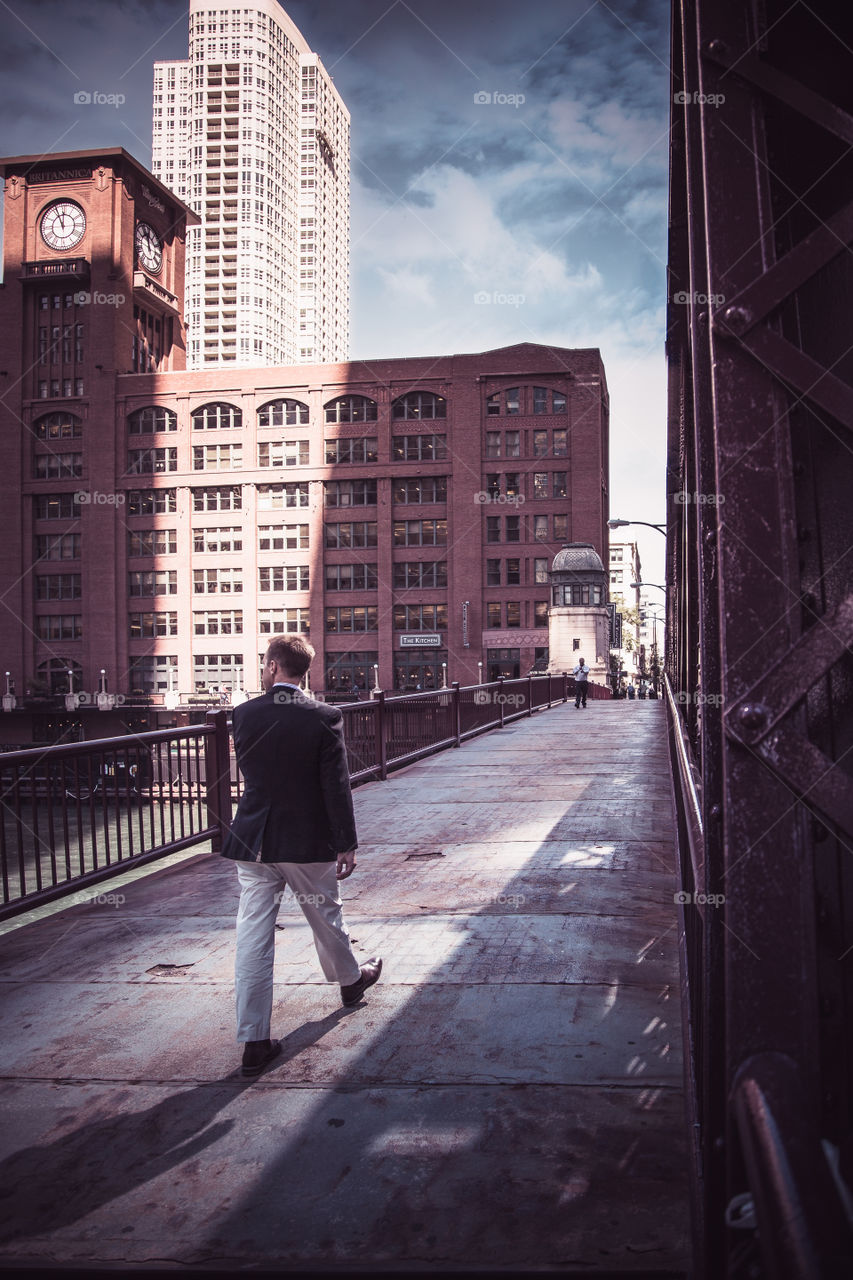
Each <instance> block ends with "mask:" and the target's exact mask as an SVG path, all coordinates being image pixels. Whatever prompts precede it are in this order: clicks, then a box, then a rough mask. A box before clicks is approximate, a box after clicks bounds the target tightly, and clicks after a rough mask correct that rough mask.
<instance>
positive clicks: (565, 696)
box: [563, 671, 569, 702]
mask: <svg viewBox="0 0 853 1280" xmlns="http://www.w3.org/2000/svg"><path fill="white" fill-rule="evenodd" d="M568 700H569V673H568V671H564V672H563V702H568Z"/></svg>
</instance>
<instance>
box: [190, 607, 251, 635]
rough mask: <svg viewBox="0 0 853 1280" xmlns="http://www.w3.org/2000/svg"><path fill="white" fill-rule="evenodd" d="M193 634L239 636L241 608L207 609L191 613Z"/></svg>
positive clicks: (241, 620)
mask: <svg viewBox="0 0 853 1280" xmlns="http://www.w3.org/2000/svg"><path fill="white" fill-rule="evenodd" d="M193 634H194V635H197V636H241V635H242V634H243V610H242V609H208V610H205V612H204V613H194V614H193Z"/></svg>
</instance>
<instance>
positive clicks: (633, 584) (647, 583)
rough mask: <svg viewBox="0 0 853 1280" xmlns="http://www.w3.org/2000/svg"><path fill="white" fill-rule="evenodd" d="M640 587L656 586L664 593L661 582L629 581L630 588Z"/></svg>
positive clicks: (664, 588)
mask: <svg viewBox="0 0 853 1280" xmlns="http://www.w3.org/2000/svg"><path fill="white" fill-rule="evenodd" d="M641 587H657V589H658V591H663V592H664V593H666V587H665V586H664V585H663V583H662V582H632V583H631V589H632V590H633V589H634V588H641Z"/></svg>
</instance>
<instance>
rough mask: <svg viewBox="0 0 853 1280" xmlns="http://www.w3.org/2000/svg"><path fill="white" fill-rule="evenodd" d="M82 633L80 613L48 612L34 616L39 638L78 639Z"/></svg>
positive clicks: (81, 616)
mask: <svg viewBox="0 0 853 1280" xmlns="http://www.w3.org/2000/svg"><path fill="white" fill-rule="evenodd" d="M82 635H83V615H82V614H81V613H49V614H46V615H44V616H42V617H38V618H36V636H37V637H38V639H39V640H79V639H81V637H82Z"/></svg>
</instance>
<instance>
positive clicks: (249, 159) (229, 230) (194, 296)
mask: <svg viewBox="0 0 853 1280" xmlns="http://www.w3.org/2000/svg"><path fill="white" fill-rule="evenodd" d="M153 124H154V128H153V159H152V170H153V172H154V173H155V174H156V175H157V177H158V178H160V180H161V181H162V182H163V183H165V184H166V185H167V186H169V187H171V189H172V190H173V191H174V192H175V194H176V195H178V196H180V197H181V199H182V200H185V201H186V203H187V204H188V205H189V206H190V207H191V208H192V209H193V210H195V212H196V213H197V214H198V215H199V217H200V218H201V226H199V227H193V228H190V229H188V232H187V276H186V320H187V333H188V339H187V341H188V349H187V367H188V368H189V369H203V368H209V367H211V366H212V365H221V364H234V365H236V366H243V367H247V366H254V367H257V366H259V365H290V364H300V363H303V364H304V363H308V364H321V363H332V362H335V361H339V360H345V359H347V358H348V356H349V238H350V220H349V214H350V177H349V169H350V147H349V112H348V111H347V109H346V107H345V106H344V104H343V102H342V100H341V97H340V94H339V93H338V91H337V89H336V88H335V86H334V84H333V83H332V80H331V78H330V76H329V74H328V72H327V71H326V69H325V68H324V66H323V64H322V62H321V61H320V59H319V57H318V56H317V54H316V53H312V52H311V50H310V49H309V48H308V45H307V43H306V41H305V39H304V37H303V36H302V34H301V32H300V31H299V30H298V29H297V28H296V27H295V26H294V24H293V23H292V22H291V20H290V18H289V17H288V15H287V14H286V13H285V11H284V9H282V7H281V5H280V4H278V3H277V0H252V2H251V4H250V7H248V8H242V7H240V8H238V7H236V6H233V7H232V6H230V5H227V4H225V5H223V4H222V3H221V0H220V3H218V4H217V3H209V2H208V0H190V29H189V57H188V59H187V61H186V62H156V63H155V64H154V115H153Z"/></svg>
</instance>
